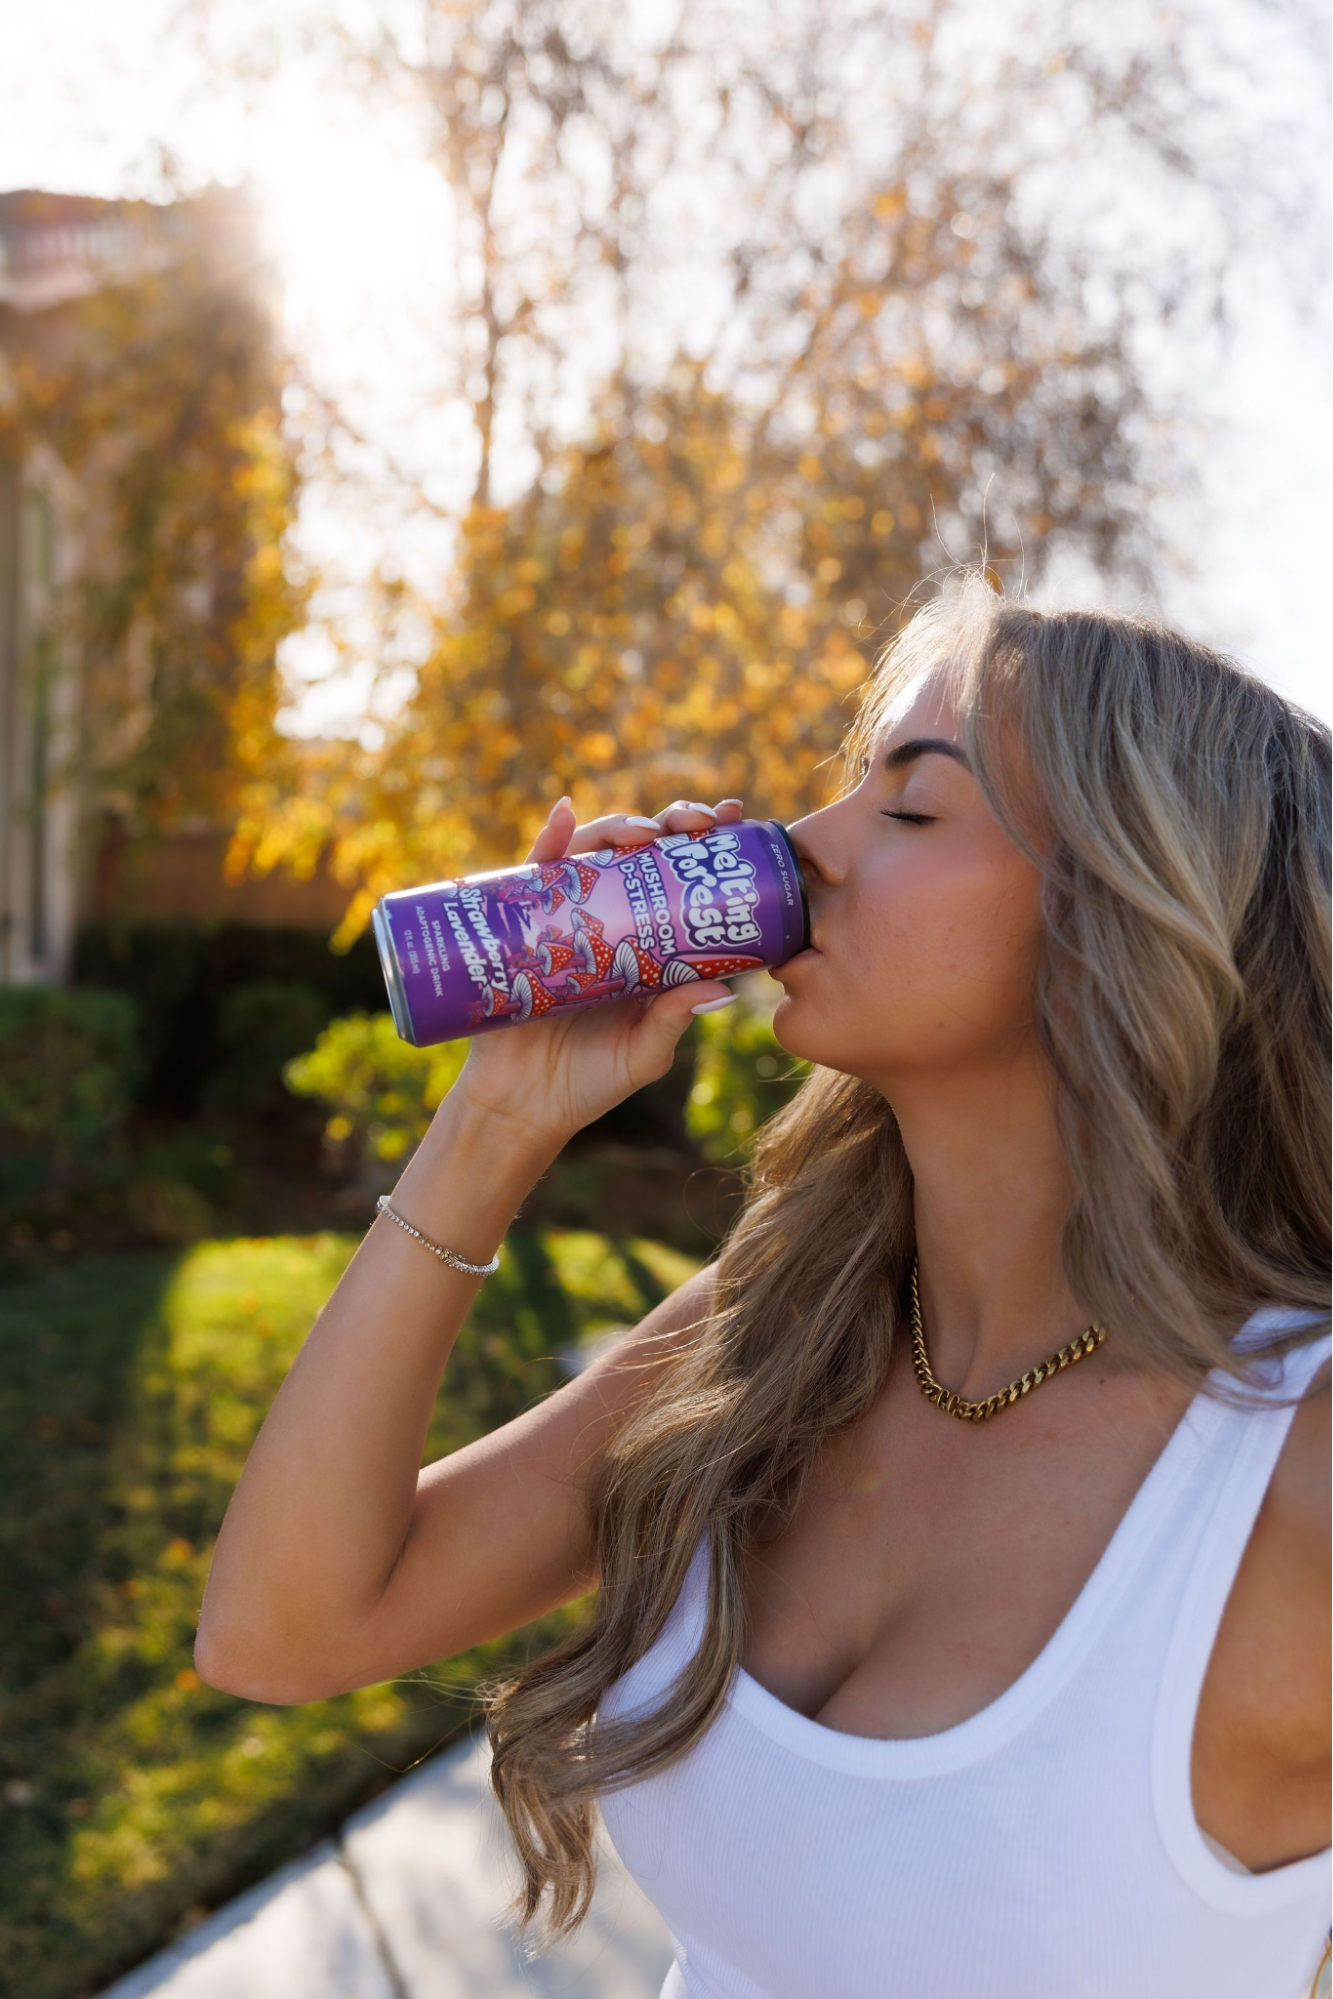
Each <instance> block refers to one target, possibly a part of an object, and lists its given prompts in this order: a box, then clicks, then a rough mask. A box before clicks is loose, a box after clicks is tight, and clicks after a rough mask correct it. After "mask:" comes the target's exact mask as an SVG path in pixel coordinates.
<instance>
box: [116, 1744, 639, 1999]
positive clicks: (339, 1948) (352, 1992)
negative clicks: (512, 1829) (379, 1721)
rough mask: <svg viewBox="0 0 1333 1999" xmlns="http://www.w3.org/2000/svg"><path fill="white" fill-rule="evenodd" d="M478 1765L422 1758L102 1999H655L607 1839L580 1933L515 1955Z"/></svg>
mask: <svg viewBox="0 0 1333 1999" xmlns="http://www.w3.org/2000/svg"><path fill="white" fill-rule="evenodd" d="M489 1757H490V1748H489V1744H488V1743H487V1741H486V1738H485V1735H484V1734H483V1733H482V1732H480V1731H478V1732H477V1733H476V1734H475V1735H472V1736H470V1737H468V1738H467V1739H465V1740H464V1741H463V1742H461V1743H456V1744H454V1745H453V1746H452V1747H451V1748H449V1749H447V1750H445V1751H443V1752H442V1753H441V1754H440V1755H438V1756H434V1757H432V1758H431V1759H430V1760H429V1761H428V1762H426V1763H423V1764H422V1765H421V1767H420V1769H418V1770H415V1771H413V1773H412V1774H411V1776H409V1777H405V1778H403V1779H402V1780H401V1782H399V1783H397V1784H395V1785H394V1786H393V1787H392V1789H390V1790H388V1791H386V1792H384V1794H383V1795H382V1796H381V1797H378V1798H376V1799H375V1800H374V1801H373V1802H372V1803H371V1804H369V1805H365V1806H363V1807H362V1809H361V1810H360V1811H359V1812H356V1813H354V1814H353V1816H352V1817H351V1818H349V1819H348V1820H347V1822H346V1824H345V1825H343V1826H342V1827H341V1829H340V1831H339V1833H338V1834H337V1836H336V1837H334V1838H332V1839H326V1840H321V1842H320V1843H319V1845H318V1846H316V1847H314V1848H312V1849H311V1851H310V1852H309V1853H308V1854H303V1855H302V1856H301V1858H300V1859H299V1860H295V1861H292V1862H291V1863H290V1864H289V1865H288V1866H286V1867H284V1868H281V1869H280V1870H279V1871H278V1873H276V1874H274V1875H273V1876H271V1878H270V1879H269V1880H267V1881H263V1882H260V1883H259V1884H258V1885H257V1886H256V1887H254V1888H251V1889H249V1890H247V1892H246V1893H245V1894H244V1895H239V1896H238V1897H237V1898H236V1900H235V1901H234V1902H230V1903H228V1904H227V1906H226V1907H225V1908H223V1909H219V1910H218V1911H217V1912H216V1913H215V1914H214V1915H212V1916H209V1917H207V1918H206V1919H205V1920H204V1921H203V1922H202V1923H200V1924H199V1925H198V1926H197V1928H195V1929H193V1930H191V1931H190V1933H189V1935H188V1936H186V1937H182V1938H180V1939H179V1940H178V1941H177V1942H176V1943H174V1944H172V1945H170V1946H169V1947H168V1948H167V1949H166V1950H163V1951H160V1952H158V1954H157V1955H156V1956H155V1957H152V1958H150V1959H148V1961H147V1962H146V1963H144V1964H142V1965H140V1966H139V1967H138V1968H137V1969H136V1970H134V1971H132V1972H130V1973H129V1974H128V1976H126V1977H125V1978H122V1979H119V1980H118V1981H117V1982H116V1983H115V1984H114V1985H112V1986H110V1987H108V1988H107V1990H106V1991H105V1992H104V1993H103V1995H102V1999H145V1995H147V1994H150V1993H151V1994H153V1995H155V1999H344V1995H346V1999H528V1995H534V1994H535V1995H540V1999H574V1995H578V1996H579V1999H658V1995H659V1993H660V1992H661V1988H662V1981H663V1979H664V1978H665V1977H666V1974H667V1972H668V1970H669V1968H670V1965H671V1946H670V1942H669V1940H668V1938H667V1934H666V1930H665V1928H664V1926H663V1924H662V1921H661V1918H660V1917H659V1916H658V1914H657V1911H656V1910H655V1909H654V1908H653V1907H652V1905H651V1904H650V1903H649V1902H648V1901H647V1900H646V1899H645V1897H644V1896H643V1894H642V1893H641V1891H640V1890H639V1888H638V1886H637V1884H636V1883H635V1882H634V1881H632V1880H631V1879H630V1877H629V1876H628V1875H627V1874H626V1873H625V1870H624V1868H623V1867H622V1866H621V1864H620V1861H619V1859H618V1857H617V1856H616V1854H615V1852H614V1850H613V1849H612V1847H611V1845H610V1842H609V1841H608V1840H607V1839H606V1837H605V1834H604V1833H603V1835H602V1837H601V1840H600V1849H599V1850H600V1855H601V1858H600V1864H599V1868H598V1880H597V1892H596V1894H595V1895H594V1897H593V1903H592V1907H591V1909H590V1910H589V1913H588V1916H587V1919H586V1921H585V1922H584V1923H583V1925H582V1927H581V1928H580V1930H579V1931H578V1933H577V1934H576V1935H575V1936H574V1937H573V1938H571V1939H569V1940H568V1941H567V1942H565V1943H563V1944H561V1945H560V1946H558V1947H557V1948H556V1949H555V1950H553V1951H551V1952H550V1953H549V1955H548V1956H546V1957H544V1958H539V1959H537V1960H536V1961H534V1962H532V1963H525V1962H524V1961H523V1959H522V1958H521V1957H520V1955H519V1952H518V1948H517V1945H516V1943H515V1941H514V1939H513V1937H512V1936H511V1934H510V1932H509V1931H508V1930H507V1929H505V1928H503V1927H502V1926H501V1923H500V1910H501V1909H502V1908H503V1906H504V1904H505V1902H506V1901H507V1900H508V1899H509V1896H510V1895H511V1893H512V1892H513V1890H514V1888H515V1887H516V1886H517V1882H518V1863H517V1859H516V1857H515V1856H514V1854H513V1852H512V1850H511V1849H510V1848H509V1844H508V1833H507V1830H506V1828H505V1825H504V1821H503V1819H502V1817H501V1815H500V1811H499V1807H498V1806H497V1805H496V1803H495V1800H494V1799H493V1798H492V1796H491V1792H490V1787H489V1784H488V1783H487V1780H486V1770H487V1766H488V1763H489Z"/></svg>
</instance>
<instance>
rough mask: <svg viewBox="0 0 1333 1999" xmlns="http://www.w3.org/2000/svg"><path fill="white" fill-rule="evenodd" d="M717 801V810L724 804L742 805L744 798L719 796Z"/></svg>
mask: <svg viewBox="0 0 1333 1999" xmlns="http://www.w3.org/2000/svg"><path fill="white" fill-rule="evenodd" d="M717 803H718V810H719V811H721V809H722V807H723V806H724V805H744V803H745V800H744V799H743V798H719V799H718V801H717Z"/></svg>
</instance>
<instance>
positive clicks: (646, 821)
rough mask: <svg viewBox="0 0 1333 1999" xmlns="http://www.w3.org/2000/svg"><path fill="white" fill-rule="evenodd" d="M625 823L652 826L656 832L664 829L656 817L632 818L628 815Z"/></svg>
mask: <svg viewBox="0 0 1333 1999" xmlns="http://www.w3.org/2000/svg"><path fill="white" fill-rule="evenodd" d="M625 824H626V825H627V826H651V827H652V829H653V831H654V833H660V832H661V830H662V828H661V827H660V826H659V825H658V823H657V821H656V820H655V819H631V818H629V817H628V816H626V819H625Z"/></svg>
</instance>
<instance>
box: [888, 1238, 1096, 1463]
mask: <svg viewBox="0 0 1333 1999" xmlns="http://www.w3.org/2000/svg"><path fill="white" fill-rule="evenodd" d="M1105 1338H1106V1328H1105V1326H1101V1325H1098V1324H1097V1322H1096V1320H1094V1321H1093V1323H1092V1324H1091V1325H1090V1326H1089V1327H1088V1329H1087V1331H1086V1332H1084V1333H1080V1334H1079V1335H1078V1338H1077V1339H1073V1340H1070V1342H1069V1344H1068V1345H1067V1346H1063V1347H1061V1349H1060V1351H1059V1353H1053V1354H1052V1355H1051V1357H1050V1359H1049V1360H1044V1361H1043V1362H1042V1363H1041V1365H1040V1367H1032V1368H1029V1369H1028V1371H1027V1373H1026V1374H1021V1375H1020V1376H1019V1378H1018V1380H1017V1381H1011V1382H1010V1384H1009V1386H1008V1387H1007V1388H999V1389H997V1390H996V1392H995V1394H994V1395H988V1396H987V1397H986V1399H985V1401H984V1402H969V1401H968V1399H967V1397H966V1396H965V1395H959V1394H957V1393H956V1391H955V1390H954V1389H952V1388H946V1387H945V1386H944V1383H943V1382H942V1381H936V1379H935V1377H934V1375H933V1374H932V1373H931V1371H930V1362H929V1361H928V1360H927V1359H926V1335H925V1333H924V1332H923V1331H922V1327H921V1294H920V1293H919V1291H918V1290H917V1284H916V1258H915V1256H914V1257H913V1258H912V1365H913V1367H914V1368H915V1369H916V1378H917V1380H918V1381H919V1382H920V1383H921V1393H922V1394H923V1395H924V1396H925V1397H926V1400H927V1401H928V1402H933V1403H935V1405H936V1407H937V1408H940V1409H947V1410H948V1412H949V1414H950V1415H951V1416H958V1417H961V1418H962V1420H963V1422H965V1423H983V1422H984V1421H985V1420H986V1418H987V1417H988V1416H993V1415H994V1414H995V1412H996V1410H997V1409H1007V1408H1008V1406H1009V1404H1010V1403H1011V1402H1017V1400H1018V1398H1019V1396H1020V1395H1026V1394H1027V1392H1028V1390H1029V1389H1031V1388H1036V1387H1037V1386H1038V1385H1039V1383H1041V1382H1043V1381H1048V1380H1049V1379H1050V1377H1051V1376H1052V1375H1053V1374H1058V1373H1059V1372H1060V1369H1061V1368H1062V1367H1069V1366H1071V1365H1072V1364H1073V1362H1074V1361H1076V1360H1082V1359H1083V1357H1084V1355H1085V1354H1090V1353H1095V1352H1096V1350H1097V1348H1098V1347H1099V1346H1100V1345H1101V1343H1102V1341H1103V1340H1104V1339H1105Z"/></svg>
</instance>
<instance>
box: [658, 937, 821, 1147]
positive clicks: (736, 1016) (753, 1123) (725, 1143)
mask: <svg viewBox="0 0 1333 1999" xmlns="http://www.w3.org/2000/svg"><path fill="white" fill-rule="evenodd" d="M779 997H780V989H778V988H777V982H776V980H773V979H770V978H769V977H768V976H767V975H766V974H760V973H756V974H755V975H754V976H753V978H746V979H741V980H739V981H738V982H737V986H736V1004H735V1006H729V1007H726V1008H724V1010H723V1011H722V1012H721V1013H704V1014H700V1016H699V1030H700V1031H699V1035H698V1039H697V1041H696V1042H695V1058H694V1081H693V1084H692V1085H691V1088H690V1094H689V1097H688V1100H687V1102H686V1106H685V1124H686V1128H687V1130H688V1131H689V1134H690V1136H691V1138H693V1139H694V1140H695V1142H696V1144H697V1145H698V1146H699V1148H700V1150H701V1151H702V1152H703V1153H704V1155H705V1157H706V1158H708V1159H711V1160H712V1161H713V1162H714V1163H715V1164H717V1165H734V1164H736V1163H737V1161H738V1159H739V1158H741V1157H743V1156H744V1154H745V1152H746V1150H747V1149H748V1147H749V1145H750V1142H751V1141H752V1139H753V1137H754V1134H755V1132H756V1131H757V1130H758V1129H759V1126H760V1125H761V1124H763V1122H764V1120H765V1119H766V1118H770V1117H772V1115H773V1113H774V1111H776V1110H779V1109H780V1108H781V1106H782V1105H783V1104H784V1103H786V1101H787V1099H788V1097H789V1096H790V1095H791V1092H792V1088H793V1086H794V1085H795V1084H796V1083H797V1082H799V1080H800V1078H801V1077H802V1076H805V1075H808V1073H809V1071H810V1067H811V1065H810V1063H809V1062H807V1061H806V1060H805V1059H804V1057H803V1056H800V1055H792V1054H790V1053H789V1052H788V1051H787V1049H785V1048H784V1047H783V1046H782V1043H781V1042H780V1041H778V1040H777V1038H776V1036H775V1035H774V1033H773V1028H772V1025H771V1023H772V1018H773V1009H774V1006H775V1005H776V1003H777V1000H778V998H779Z"/></svg>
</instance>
